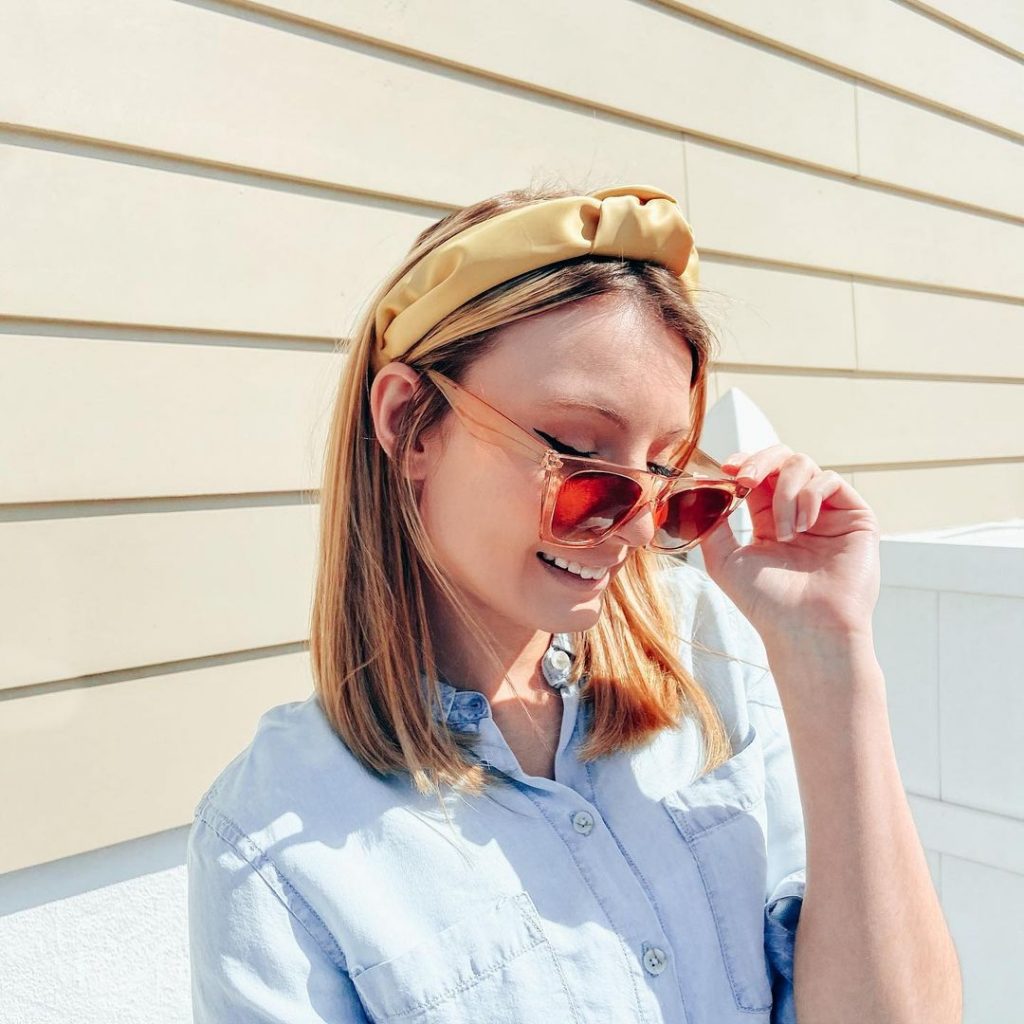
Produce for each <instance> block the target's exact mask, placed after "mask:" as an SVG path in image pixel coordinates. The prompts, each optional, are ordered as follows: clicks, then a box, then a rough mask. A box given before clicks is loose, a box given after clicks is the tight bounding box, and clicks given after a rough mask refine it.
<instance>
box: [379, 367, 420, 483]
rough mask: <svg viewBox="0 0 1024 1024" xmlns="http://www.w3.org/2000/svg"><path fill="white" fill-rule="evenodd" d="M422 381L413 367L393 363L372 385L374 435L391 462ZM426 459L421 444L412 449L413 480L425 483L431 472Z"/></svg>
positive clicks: (409, 455) (409, 471)
mask: <svg viewBox="0 0 1024 1024" xmlns="http://www.w3.org/2000/svg"><path fill="white" fill-rule="evenodd" d="M420 381H421V378H420V375H419V373H417V371H416V370H414V369H413V368H412V367H411V366H408V365H406V364H405V363H403V362H400V361H398V360H392V361H391V362H390V363H387V364H386V365H384V366H383V367H381V369H380V370H378V371H377V376H376V377H374V378H373V382H372V383H371V385H370V413H371V415H372V416H373V428H374V433H375V434H376V436H377V440H378V441H379V442H380V444H381V447H382V448H383V449H384V451H385V452H386V453H387V455H388V458H391V459H393V458H394V456H395V449H396V448H397V447H398V429H399V425H400V423H401V419H402V415H403V413H404V412H405V409H406V406H407V405H408V404H409V402H410V400H411V399H412V396H413V395H414V394H415V392H416V389H417V388H418V387H419V386H420ZM426 457H427V453H426V450H425V449H424V447H423V445H422V444H421V443H419V442H417V444H416V445H415V446H414V447H413V448H410V449H409V451H408V453H407V460H406V475H407V476H408V477H409V478H410V479H412V480H422V479H423V477H424V475H425V474H426V469H427V465H426Z"/></svg>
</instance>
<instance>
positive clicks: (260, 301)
mask: <svg viewBox="0 0 1024 1024" xmlns="http://www.w3.org/2000/svg"><path fill="white" fill-rule="evenodd" d="M0 6H2V14H0V18H2V27H0V195H2V196H3V197H4V200H5V201H3V202H0V466H2V471H0V579H2V580H3V583H4V585H3V586H0V651H2V654H3V656H2V658H0V691H2V692H0V705H2V713H0V741H2V742H0V785H2V786H3V787H4V790H5V792H7V793H9V794H13V795H12V796H11V797H10V799H9V800H8V804H9V806H8V807H5V811H6V813H5V815H4V822H3V824H2V825H0V829H3V830H4V831H3V832H2V834H0V872H2V871H8V870H13V869H16V868H20V867H25V866H28V865H31V864H34V863H40V862H42V861H46V860H52V859H54V858H58V857H64V856H67V855H69V854H73V853H76V852H79V851H83V850H87V849H94V848H96V847H100V846H104V845H107V844H110V843H115V842H120V841H123V840H125V839H130V838H133V837H137V836H141V835H145V834H149V833H152V832H157V831H161V830H163V829H167V828H172V827H174V826H179V825H182V824H186V823H187V822H188V820H189V818H190V816H191V813H192V809H193V807H194V805H195V802H196V800H197V799H198V798H199V796H200V794H201V793H202V791H203V790H204V789H205V788H206V786H207V785H208V784H209V783H210V781H212V779H213V777H214V775H215V774H216V772H217V771H218V770H219V768H221V767H222V766H223V765H224V764H226V763H227V761H229V760H230V759H231V758H232V757H233V756H234V755H235V754H236V753H237V752H238V751H239V750H240V749H241V748H242V747H243V746H244V745H245V744H246V743H247V742H248V740H249V738H250V737H251V735H252V730H253V728H254V727H255V723H256V720H257V719H258V716H259V714H260V713H261V712H262V711H263V710H265V709H266V708H268V707H270V706H272V705H273V704H276V703H280V702H282V701H285V700H291V699H301V698H302V697H304V696H305V695H306V694H308V693H309V692H310V690H311V685H312V682H311V679H310V676H309V667H308V654H307V653H306V651H305V644H306V642H307V640H308V636H307V632H308V624H309V611H310V599H311V595H312V588H313V583H314V575H315V555H316V540H317V513H318V508H317V505H316V501H317V497H318V496H317V493H316V488H317V486H318V484H319V479H320V470H321V466H320V461H321V459H322V454H323V446H324V437H325V433H326V428H327V420H328V416H329V413H330V410H331V404H332V402H333V400H334V395H335V389H336V386H337V381H338V375H339V373H340V372H341V370H342V368H343V358H344V357H343V356H342V355H341V354H340V352H339V351H337V346H336V342H338V341H339V340H341V339H345V338H349V337H350V336H351V335H352V332H353V330H354V326H355V324H356V322H357V319H358V317H359V316H360V315H361V314H362V313H364V312H365V311H366V310H367V309H368V307H369V304H370V300H371V298H372V295H373V293H374V292H375V290H376V289H377V288H378V286H379V285H380V284H381V282H382V280H383V278H384V276H385V275H387V274H388V273H389V272H390V271H391V269H392V268H393V267H394V266H395V265H396V264H397V263H398V261H399V260H400V259H401V258H402V257H403V256H404V254H405V253H406V252H407V251H408V249H409V247H410V245H411V244H412V242H413V240H414V238H415V236H416V235H417V234H419V233H420V232H421V231H422V230H423V229H424V228H426V227H427V226H428V225H430V224H432V223H433V222H435V221H436V220H437V219H438V218H440V217H442V216H444V215H445V214H446V213H448V212H449V211H450V210H452V209H453V208H456V207H458V206H461V205H463V204H467V203H472V202H475V201H476V200H478V199H480V198H482V197H484V196H487V195H491V194H494V193H497V192H501V191H505V190H507V189H512V188H517V187H522V186H526V185H530V184H531V183H536V184H541V183H546V182H550V183H553V184H561V183H567V184H570V185H572V186H574V187H579V188H581V189H584V190H586V189H595V188H598V187H601V186H604V185H608V184H614V183H640V184H643V183H649V184H652V185H655V186H658V187H661V188H665V189H668V190H669V191H672V192H673V193H674V194H675V195H677V196H678V197H679V200H680V203H681V205H682V208H683V210H684V212H685V214H686V216H687V218H688V219H689V220H690V222H691V223H692V224H693V227H694V232H695V236H696V240H697V245H698V248H699V249H700V252H701V256H702V260H701V264H702V295H701V305H702V308H703V309H704V311H705V312H706V313H707V315H708V316H709V318H710V319H711V320H712V323H713V325H714V327H715V330H716V332H717V333H718V336H719V338H720V339H721V350H720V352H719V354H718V355H719V360H718V362H717V364H716V366H715V370H714V372H713V373H712V376H711V380H710V393H711V395H712V397H717V396H719V395H721V394H724V393H725V392H726V391H728V390H729V389H730V388H732V387H738V388H741V389H742V390H743V391H744V392H746V393H747V394H748V395H749V396H750V397H751V398H752V399H753V400H754V401H755V402H756V403H757V404H758V405H759V406H760V407H761V408H762V409H763V410H764V411H765V413H766V414H767V416H768V417H769V419H770V420H771V422H772V424H773V426H774V428H775V429H776V431H777V432H778V434H779V435H780V437H781V438H782V440H783V441H784V442H785V443H787V444H790V445H791V446H793V447H794V448H797V449H798V450H805V451H807V452H808V453H809V454H810V455H811V456H812V457H813V458H815V459H816V460H817V461H818V462H819V463H821V464H823V465H835V466H840V467H843V468H845V470H846V472H848V474H849V479H850V481H851V483H853V485H854V486H855V487H856V488H857V489H858V490H859V491H860V493H861V494H863V495H864V497H865V498H867V500H868V501H869V502H870V503H871V505H872V507H873V508H874V509H875V510H876V512H877V513H878V515H879V519H880V521H881V523H882V527H883V530H886V531H890V532H891V531H897V530H921V529H927V528H930V527H939V526H952V525H962V524H968V523H971V522H978V521H986V520H991V519H998V518H1002V517H1010V516H1015V515H1017V516H1019V515H1021V514H1024V448H1022V438H1024V412H1022V410H1024V402H1022V401H1021V394H1022V392H1021V385H1022V384H1024V345H1022V344H1021V341H1022V338H1024V277H1022V275H1021V272H1020V267H1021V266H1024V231H1022V226H1021V220H1022V218H1024V200H1022V193H1021V190H1020V187H1019V184H1018V182H1019V181H1020V180H1021V179H1022V177H1024V147H1022V145H1021V141H1022V136H1024V107H1022V105H1021V103H1020V96H1021V95H1022V91H1024V89H1022V84H1024V67H1022V64H1021V61H1019V60H1017V59H1015V58H1014V57H1013V56H1012V53H1013V49H1014V47H1017V48H1018V49H1019V48H1020V40H1021V38H1022V30H1021V23H1020V18H1019V12H1018V11H1017V9H1016V7H1012V10H1011V5H1007V4H1003V3H1001V2H1000V0H983V2H982V3H981V4H980V6H978V5H973V6H971V7H970V8H968V7H967V6H966V5H965V4H964V2H963V0H934V2H931V0H929V2H926V0H911V2H908V3H894V2H891V0H837V2H836V3H834V4H830V5H829V9H828V17H822V16H821V6H820V5H812V4H811V3H810V0H797V2H796V3H789V4H785V5H782V6H780V5H771V4H767V5H766V4H760V5H757V4H747V3H739V2H737V0H715V2H713V3H712V2H710V0H694V2H692V3H686V4H684V3H681V2H676V0H644V2H633V0H604V2H602V3H600V4H594V3H592V2H591V0H566V2H564V3H560V4H551V3H546V2H541V0H522V2H518V3H516V4H511V5H510V4H508V3H504V2H500V0H480V2H478V3H474V4H465V3H459V2H456V0H431V2H426V0H410V2H407V3H402V4H381V3H379V2H377V0H351V2H346V3H344V4H339V3H337V2H335V0H267V2H259V3H257V2H248V0H214V2H210V3H207V2H200V3H176V2H172V0H104V3H103V4H100V5H95V4H93V5H83V4H78V3H74V2H72V0H54V2H49V3H36V2H33V0H8V2H7V3H4V4H3V5H0ZM986 34H987V35H989V36H993V37H995V36H998V37H999V38H998V39H995V40H994V41H992V42H986V41H985V40H984V38H982V37H984V36H985V35H986ZM624 39H628V40H630V41H631V43H632V44H634V45H629V46H624V44H623V40H624ZM368 443H373V442H372V441H368ZM723 454H725V453H723ZM24 780H28V784H27V785H26V784H25V781H24Z"/></svg>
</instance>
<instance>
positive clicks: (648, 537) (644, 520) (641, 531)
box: [615, 500, 658, 548]
mask: <svg viewBox="0 0 1024 1024" xmlns="http://www.w3.org/2000/svg"><path fill="white" fill-rule="evenodd" d="M654 505H655V503H654V501H653V500H652V501H649V502H647V504H646V505H644V506H643V507H642V508H640V510H639V511H637V512H635V513H634V514H633V518H632V519H630V520H629V522H627V523H623V524H622V525H621V526H620V527H619V528H618V529H617V530H616V531H615V536H616V537H619V538H620V539H621V540H623V541H624V542H625V543H626V544H628V545H629V546H630V547H633V548H642V547H646V546H647V545H648V544H650V542H651V541H652V540H653V539H654V535H655V534H656V533H657V532H658V524H657V523H656V522H655V519H654Z"/></svg>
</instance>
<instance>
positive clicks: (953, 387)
mask: <svg viewBox="0 0 1024 1024" xmlns="http://www.w3.org/2000/svg"><path fill="white" fill-rule="evenodd" d="M717 376H718V391H719V395H722V394H724V393H725V391H726V389H728V388H730V387H738V388H740V389H741V390H742V391H745V392H746V393H747V394H748V395H749V396H750V397H751V398H752V399H753V400H754V401H755V402H756V403H757V404H758V405H759V406H760V407H761V408H762V409H763V410H764V412H765V414H766V415H767V416H768V419H769V420H771V423H772V426H773V427H774V428H775V431H776V433H777V434H778V435H779V439H780V440H781V441H782V443H783V444H788V445H789V446H790V447H791V448H794V449H796V450H798V451H805V452H807V453H808V455H810V456H811V457H812V458H813V459H814V460H815V461H817V462H819V463H822V464H824V463H828V464H829V465H844V466H852V465H857V464H862V465H863V464H868V463H872V464H874V463H885V462H898V463H906V462H914V461H942V460H952V459H972V458H987V459H992V458H1003V459H1005V458H1015V459H1021V460H1024V433H1022V432H1021V430H1020V429H1019V426H1020V419H1021V408H1022V406H1024V385H1022V384H1017V383H1013V384H977V383H967V382H963V381H920V380H901V379H898V378H897V379H875V378H871V377H868V378H858V377H833V376H817V375H805V376H795V375H794V376H788V375H785V374H773V373H745V372H742V371H730V372H719V373H718V374H717ZM726 454H728V453H726Z"/></svg>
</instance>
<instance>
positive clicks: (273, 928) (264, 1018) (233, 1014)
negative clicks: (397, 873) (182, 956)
mask: <svg viewBox="0 0 1024 1024" xmlns="http://www.w3.org/2000/svg"><path fill="white" fill-rule="evenodd" d="M186 863H187V872H188V927H189V958H190V966H191V974H192V1013H193V1020H194V1021H195V1024H213V1022H218V1024H222V1022H224V1021H241V1020H244V1021H248V1022H252V1024H264V1022H265V1024H270V1022H275V1024H299V1022H303V1024H305V1022H310V1021H325V1022H326V1021H330V1022H332V1024H368V1022H367V1018H366V1015H365V1014H364V1012H363V1009H362V1005H361V1003H360V1002H359V999H358V997H357V995H356V993H355V989H354V986H353V985H352V982H351V979H350V978H349V977H348V974H347V972H346V971H345V970H344V963H343V958H342V955H341V951H340V949H338V947H337V944H336V943H335V942H334V941H333V939H332V938H331V936H330V935H329V934H328V933H327V931H326V929H325V928H324V927H323V925H322V924H320V923H319V920H318V918H316V916H315V914H314V912H313V911H312V909H311V908H310V907H309V906H308V905H307V904H306V903H305V902H304V901H303V900H302V898H301V896H299V894H298V893H297V892H295V890H294V888H292V887H291V886H290V885H289V883H288V881H287V879H285V878H284V877H283V876H282V875H281V874H280V872H279V871H278V870H277V869H276V867H275V866H274V865H273V864H272V863H271V862H270V861H269V859H267V858H266V856H265V855H264V854H263V853H262V851H260V850H259V849H258V848H257V847H256V846H255V845H254V844H253V843H252V841H251V840H250V839H249V838H248V837H247V836H245V835H244V834H243V833H241V832H240V831H239V830H238V829H237V828H236V827H235V826H234V824H233V823H232V822H231V821H230V820H229V819H227V818H225V817H223V816H220V815H218V814H217V813H216V812H215V811H214V810H213V809H212V808H211V807H210V806H209V805H205V806H201V807H200V808H199V810H198V811H197V816H196V819H195V821H194V822H193V825H192V829H191V832H190V833H189V839H188V846H187V857H186Z"/></svg>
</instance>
